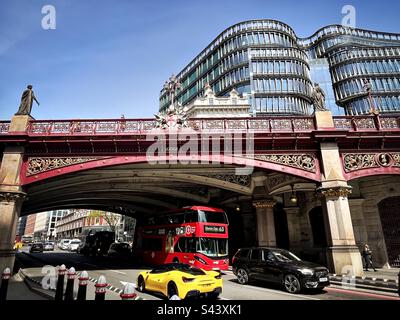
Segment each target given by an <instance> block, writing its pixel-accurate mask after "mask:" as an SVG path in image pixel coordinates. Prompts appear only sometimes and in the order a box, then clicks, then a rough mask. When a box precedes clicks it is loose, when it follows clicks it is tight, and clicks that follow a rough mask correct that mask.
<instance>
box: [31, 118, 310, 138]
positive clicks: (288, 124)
mask: <svg viewBox="0 0 400 320" xmlns="http://www.w3.org/2000/svg"><path fill="white" fill-rule="evenodd" d="M188 125H189V127H190V128H191V129H193V130H196V131H197V130H198V131H210V132H213V131H236V130H244V131H247V130H254V131H264V132H265V131H266V132H310V131H312V130H315V125H314V118H313V117H275V118H230V119H226V118H210V119H191V120H189V121H188ZM155 128H156V121H155V120H153V119H118V120H54V121H36V120H35V121H31V122H30V123H29V125H28V128H27V133H28V134H29V135H87V134H90V135H104V134H145V133H148V132H150V131H151V130H153V129H155Z"/></svg>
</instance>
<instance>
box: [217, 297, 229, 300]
mask: <svg viewBox="0 0 400 320" xmlns="http://www.w3.org/2000/svg"><path fill="white" fill-rule="evenodd" d="M219 299H220V300H231V299H228V298H224V297H219Z"/></svg>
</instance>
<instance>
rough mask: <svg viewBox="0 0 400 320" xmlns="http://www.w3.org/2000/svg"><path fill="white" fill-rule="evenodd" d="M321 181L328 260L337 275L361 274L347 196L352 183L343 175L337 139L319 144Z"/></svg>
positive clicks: (320, 193)
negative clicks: (348, 182) (349, 183)
mask: <svg viewBox="0 0 400 320" xmlns="http://www.w3.org/2000/svg"><path fill="white" fill-rule="evenodd" d="M320 149H321V160H322V170H321V171H322V173H323V174H322V182H321V186H320V187H319V188H318V189H317V196H318V197H319V198H320V199H321V204H322V208H323V211H324V223H325V229H326V230H327V243H328V249H327V260H328V264H329V266H330V269H331V270H330V271H331V272H333V273H336V274H349V273H351V275H356V276H361V275H363V265H362V260H361V254H360V251H359V248H358V247H357V246H356V242H355V237H354V230H353V224H352V220H351V215H350V207H349V201H348V198H347V197H348V195H349V194H350V193H351V186H349V185H348V184H347V181H346V180H345V179H344V177H343V174H342V172H343V171H342V163H341V159H340V153H339V147H338V145H337V143H336V142H322V143H320Z"/></svg>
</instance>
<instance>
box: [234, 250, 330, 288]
mask: <svg viewBox="0 0 400 320" xmlns="http://www.w3.org/2000/svg"><path fill="white" fill-rule="evenodd" d="M232 269H233V273H234V274H235V275H236V276H237V280H238V282H239V283H240V284H246V283H248V282H249V281H250V280H262V281H267V282H274V283H277V284H281V285H283V287H284V288H285V289H286V291H288V292H290V293H298V292H300V291H301V290H302V289H319V290H321V289H323V288H324V287H326V286H329V276H328V273H329V270H328V269H327V268H326V267H323V266H320V265H318V264H315V263H312V262H307V261H303V260H301V259H300V258H298V257H297V256H295V255H294V254H293V253H291V252H289V251H287V250H284V249H277V248H266V247H254V248H243V249H239V250H238V251H237V252H236V254H235V255H234V257H233V259H232Z"/></svg>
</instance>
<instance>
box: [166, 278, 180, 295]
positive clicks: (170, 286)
mask: <svg viewBox="0 0 400 320" xmlns="http://www.w3.org/2000/svg"><path fill="white" fill-rule="evenodd" d="M172 296H178V297H179V295H178V288H177V287H176V284H175V283H173V282H170V283H168V299H171V297H172Z"/></svg>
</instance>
